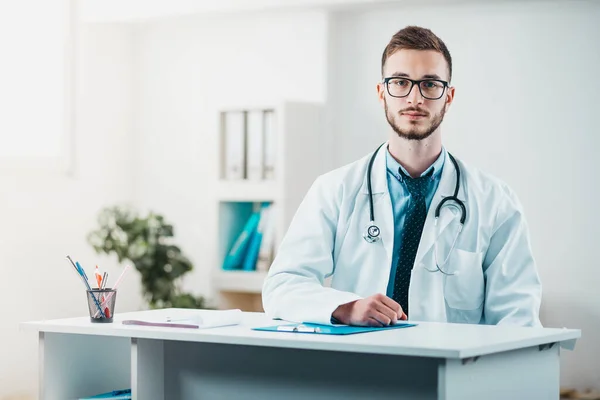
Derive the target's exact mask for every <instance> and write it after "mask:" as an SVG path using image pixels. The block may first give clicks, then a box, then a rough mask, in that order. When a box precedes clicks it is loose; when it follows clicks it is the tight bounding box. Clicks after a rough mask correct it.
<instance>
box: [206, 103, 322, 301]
mask: <svg viewBox="0 0 600 400" xmlns="http://www.w3.org/2000/svg"><path fill="white" fill-rule="evenodd" d="M260 110H262V111H269V112H272V113H273V116H274V125H273V126H274V136H275V140H274V147H273V149H274V155H275V159H274V176H273V177H272V179H269V180H248V179H239V180H226V179H224V177H225V173H224V168H225V165H226V164H225V161H224V159H223V158H224V157H225V154H226V151H225V129H224V123H223V121H224V120H225V118H224V113H226V112H239V111H244V112H250V111H260ZM218 119H219V129H218V134H219V140H218V141H217V143H219V149H218V154H219V157H218V168H217V170H218V176H217V191H216V202H217V204H216V208H217V225H218V226H217V232H218V253H217V254H218V265H217V266H216V267H215V268H214V271H213V274H212V284H213V288H214V292H215V294H216V300H217V307H218V308H240V309H242V310H244V311H262V300H261V291H262V285H263V282H264V279H265V277H266V275H267V271H265V270H261V271H256V270H254V271H242V270H233V271H230V270H224V269H223V267H222V266H223V261H224V260H225V257H226V255H227V254H228V252H229V251H230V249H231V247H232V246H233V244H234V242H235V241H236V239H237V238H238V236H239V234H240V233H241V232H242V230H243V227H244V225H245V224H246V221H247V220H248V218H249V217H250V215H251V213H252V212H253V210H255V209H256V207H258V206H259V205H260V204H261V203H271V204H273V205H274V207H273V209H272V210H273V212H272V215H271V218H272V219H273V221H274V223H275V226H274V246H273V255H275V254H276V251H277V247H278V246H279V243H280V242H281V240H282V239H283V236H284V235H285V232H286V230H287V228H288V226H289V224H290V221H291V220H292V218H293V216H294V214H295V212H296V210H297V208H298V206H299V205H300V202H301V201H302V199H303V198H304V196H305V194H306V192H307V191H308V189H309V188H310V186H311V185H312V183H313V182H314V180H315V179H316V178H317V177H318V176H319V175H320V174H322V173H323V172H324V168H323V164H324V161H323V159H324V157H323V153H324V145H325V142H326V141H325V129H324V127H325V121H324V105H323V104H318V103H308V102H298V101H282V102H280V103H276V104H269V105H250V106H248V105H241V106H234V107H226V108H221V110H220V112H219V116H218ZM246 148H247V146H246Z"/></svg>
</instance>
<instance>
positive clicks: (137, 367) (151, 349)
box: [131, 338, 165, 400]
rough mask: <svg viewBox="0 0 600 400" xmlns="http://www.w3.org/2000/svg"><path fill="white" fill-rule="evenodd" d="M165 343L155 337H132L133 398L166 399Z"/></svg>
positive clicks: (138, 399)
mask: <svg viewBox="0 0 600 400" xmlns="http://www.w3.org/2000/svg"><path fill="white" fill-rule="evenodd" d="M164 359H165V356H164V343H163V341H162V340H154V339H138V338H132V339H131V395H132V396H131V397H132V399H133V400H164V398H165V389H164V387H165V373H164V365H165V362H164Z"/></svg>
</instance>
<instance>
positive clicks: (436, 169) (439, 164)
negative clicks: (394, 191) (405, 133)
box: [385, 146, 446, 182]
mask: <svg viewBox="0 0 600 400" xmlns="http://www.w3.org/2000/svg"><path fill="white" fill-rule="evenodd" d="M445 159H446V149H445V148H444V147H443V146H442V151H441V152H440V155H439V156H438V158H437V160H435V161H434V162H433V164H431V165H430V166H429V168H427V169H426V170H425V171H423V173H422V174H421V176H425V175H427V174H428V173H429V172H430V171H431V170H432V169H433V173H432V174H431V179H432V180H433V179H436V178H437V177H438V176H439V175H440V174H441V173H442V169H443V167H444V161H445ZM385 162H386V165H387V170H388V173H390V174H392V175H393V176H394V177H396V179H398V180H399V181H400V182H402V180H403V177H402V174H400V172H398V169H399V168H401V169H402V172H404V173H405V174H406V175H408V176H410V174H409V173H408V172H407V171H406V169H405V168H404V167H403V166H402V165H400V163H399V162H398V161H396V159H395V158H394V157H392V154H391V153H390V150H389V148H387V147H386V149H385Z"/></svg>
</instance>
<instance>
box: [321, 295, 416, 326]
mask: <svg viewBox="0 0 600 400" xmlns="http://www.w3.org/2000/svg"><path fill="white" fill-rule="evenodd" d="M331 316H332V317H333V318H335V319H337V320H338V321H340V322H341V323H342V324H346V325H362V326H386V325H391V324H394V323H396V321H398V320H399V319H401V320H406V319H407V318H408V317H407V316H406V314H405V313H404V311H403V310H402V307H401V306H400V304H398V303H396V302H395V301H394V300H392V299H390V298H389V297H387V296H385V295H383V294H381V293H378V294H376V295H373V296H370V297H367V298H365V299H360V300H356V301H353V302H350V303H346V304H342V305H341V306H339V307H338V308H336V309H335V311H334V312H333V314H331Z"/></svg>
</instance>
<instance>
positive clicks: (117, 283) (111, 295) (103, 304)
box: [94, 264, 129, 318]
mask: <svg viewBox="0 0 600 400" xmlns="http://www.w3.org/2000/svg"><path fill="white" fill-rule="evenodd" d="M128 269H129V264H127V265H126V266H125V268H124V269H123V272H121V275H120V276H119V278H118V279H117V281H116V282H115V286H114V287H113V290H117V287H118V286H119V283H121V280H122V279H123V276H124V275H125V272H127V270H128ZM114 293H115V292H110V293H109V294H108V295H106V299H105V300H104V301H103V302H102V307H106V305H107V304H108V302H109V301H110V299H111V298H112V297H113V294H114ZM107 309H108V308H107ZM97 316H98V311H96V313H95V314H94V318H97Z"/></svg>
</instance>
